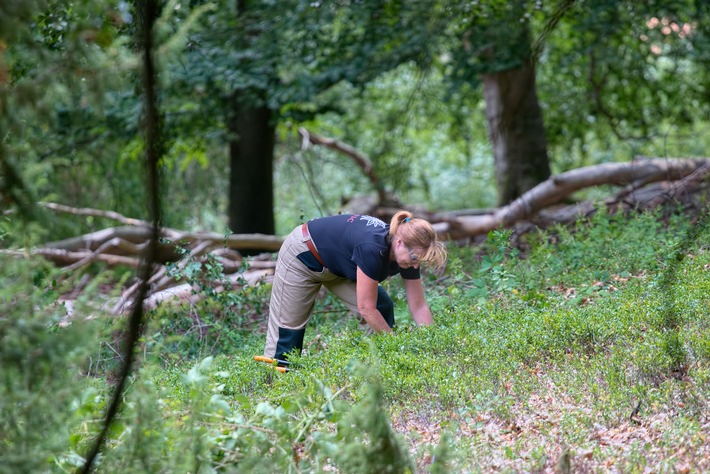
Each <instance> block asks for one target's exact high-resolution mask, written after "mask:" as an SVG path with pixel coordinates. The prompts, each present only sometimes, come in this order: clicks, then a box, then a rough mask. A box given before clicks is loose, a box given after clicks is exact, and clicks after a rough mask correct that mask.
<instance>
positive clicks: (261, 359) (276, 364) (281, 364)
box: [254, 356, 291, 373]
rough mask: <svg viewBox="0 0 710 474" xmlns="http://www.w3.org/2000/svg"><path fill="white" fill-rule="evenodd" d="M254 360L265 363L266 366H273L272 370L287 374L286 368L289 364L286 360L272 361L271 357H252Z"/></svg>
mask: <svg viewBox="0 0 710 474" xmlns="http://www.w3.org/2000/svg"><path fill="white" fill-rule="evenodd" d="M254 360H255V361H257V362H266V363H267V364H273V365H274V370H277V371H279V372H283V373H285V372H288V367H284V366H288V365H290V364H291V363H290V362H289V361H287V360H281V359H272V358H271V357H266V356H254Z"/></svg>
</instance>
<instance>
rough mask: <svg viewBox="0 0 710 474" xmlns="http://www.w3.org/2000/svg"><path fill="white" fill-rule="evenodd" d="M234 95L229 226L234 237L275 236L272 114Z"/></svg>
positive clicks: (231, 132) (242, 93)
mask: <svg viewBox="0 0 710 474" xmlns="http://www.w3.org/2000/svg"><path fill="white" fill-rule="evenodd" d="M245 95H246V92H244V91H237V92H235V94H234V98H233V104H234V110H233V115H232V118H231V120H229V131H230V134H231V141H230V146H229V153H230V158H231V161H230V164H231V167H230V179H229V183H230V184H229V186H230V188H229V226H230V229H231V230H232V232H233V233H238V234H244V233H260V234H274V233H275V224H274V191H273V188H274V185H273V174H274V165H273V163H274V143H275V131H276V127H275V124H274V120H273V117H272V115H273V114H272V111H271V110H270V109H269V108H268V107H267V106H266V105H261V106H255V105H252V104H250V103H249V101H247V100H246V99H245V98H244V96H245Z"/></svg>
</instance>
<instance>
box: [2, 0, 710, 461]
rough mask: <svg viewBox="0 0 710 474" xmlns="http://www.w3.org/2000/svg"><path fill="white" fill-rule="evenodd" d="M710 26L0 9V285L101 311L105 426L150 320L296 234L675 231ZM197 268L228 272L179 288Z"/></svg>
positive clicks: (657, 11) (695, 201) (525, 10)
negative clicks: (577, 226) (38, 264)
mask: <svg viewBox="0 0 710 474" xmlns="http://www.w3.org/2000/svg"><path fill="white" fill-rule="evenodd" d="M709 28H710V5H708V4H706V2H704V1H701V0H658V1H650V2H634V1H630V0H629V1H622V0H604V1H598V2H596V1H595V2H589V1H582V0H578V1H574V0H559V1H555V2H527V1H523V0H520V1H516V2H508V1H490V2H482V4H479V3H478V2H470V1H445V2H444V1H441V2H439V1H432V2H387V1H374V0H363V1H359V2H355V1H353V2H350V1H345V2H302V1H295V0H294V1H291V0H286V1H262V2H251V1H247V0H232V1H220V0H216V1H185V2H182V1H179V0H170V1H165V2H159V1H146V2H137V3H131V2H126V1H116V0H111V1H104V0H101V1H78V2H77V1H74V2H69V1H64V0H50V1H44V0H30V1H24V0H23V1H20V0H9V1H5V2H3V3H2V5H0V203H1V206H2V222H1V225H0V250H1V251H2V258H3V259H6V260H5V261H6V262H10V261H12V262H15V263H13V264H6V265H5V266H4V268H5V270H4V272H7V274H6V275H5V276H6V277H7V278H10V279H22V278H29V279H30V280H32V282H33V284H35V285H36V284H37V282H43V279H44V277H45V275H46V274H47V273H45V272H43V271H35V270H27V269H25V270H27V273H26V274H23V272H24V271H25V270H23V267H22V265H23V264H22V263H17V262H22V261H24V260H33V259H35V258H37V257H40V258H41V259H43V260H45V261H48V262H51V263H52V264H54V265H57V266H60V267H62V268H63V269H64V272H65V274H71V275H72V277H71V278H75V279H76V280H75V281H73V283H76V284H75V285H74V286H73V288H72V289H71V291H66V290H65V291H64V292H63V293H62V294H61V296H57V295H54V296H55V297H58V301H59V302H61V303H63V304H64V305H65V307H66V308H68V313H69V314H68V316H69V317H71V314H72V311H73V306H72V305H73V301H74V300H76V299H77V297H79V295H81V294H84V295H91V294H93V293H91V292H94V291H98V293H100V294H103V295H105V294H109V293H112V292H113V293H114V294H117V296H116V298H115V299H113V300H110V301H109V302H108V303H107V304H106V305H104V306H103V307H102V310H103V311H107V312H109V313H111V314H122V313H126V314H128V313H129V312H130V314H129V316H128V319H127V322H128V330H127V331H126V340H125V341H124V342H126V347H127V351H126V352H125V354H126V356H125V358H123V362H124V364H123V365H122V367H123V368H124V369H123V371H122V372H121V373H120V374H119V376H118V377H117V380H118V382H117V384H116V397H115V398H114V399H113V403H112V404H110V405H109V413H111V412H114V413H115V412H116V411H117V410H118V407H119V403H120V402H119V396H120V392H121V388H122V386H123V385H122V384H123V383H125V381H126V378H127V376H128V374H129V373H130V369H131V364H132V361H133V356H134V352H133V351H132V350H131V349H132V348H133V347H134V344H135V343H137V342H138V339H139V338H140V336H141V334H140V329H141V328H140V326H141V321H142V316H143V315H142V311H143V310H144V309H145V310H152V309H155V308H156V307H157V306H158V304H159V302H160V301H162V300H163V299H164V298H168V297H173V296H178V297H179V298H182V299H187V300H191V299H192V300H193V301H194V298H195V292H194V291H193V290H194V288H195V286H196V285H205V286H208V287H210V288H212V291H214V293H221V292H223V291H224V290H225V289H236V288H237V287H241V286H244V287H246V286H253V285H255V284H256V283H257V282H262V281H268V277H269V275H270V272H271V271H272V269H273V252H275V251H276V250H277V249H278V247H279V245H280V237H279V236H281V235H284V234H286V233H287V232H289V231H290V230H291V228H293V227H294V226H295V225H297V224H298V223H299V222H302V221H305V220H307V219H310V218H313V217H318V216H322V215H327V214H333V213H336V212H348V211H350V212H361V213H365V212H366V213H371V214H375V215H378V216H380V217H382V218H385V219H386V218H387V217H388V216H389V215H391V214H392V213H393V212H394V211H395V210H396V209H399V208H406V209H411V210H414V211H415V212H417V213H419V214H420V215H423V216H425V217H427V218H429V219H431V221H432V222H433V223H434V224H435V227H436V229H437V230H438V231H439V232H440V234H441V236H442V238H444V239H447V240H448V241H450V243H451V245H457V246H468V245H473V244H478V243H481V242H483V241H484V240H485V238H486V236H487V235H488V234H489V232H490V231H493V230H495V229H501V228H510V229H514V230H515V231H516V232H518V233H523V232H526V231H528V230H530V229H531V228H547V227H550V226H554V225H557V224H570V223H573V222H575V221H576V220H577V219H579V218H580V217H589V216H592V215H593V214H594V213H595V212H597V210H598V209H600V208H605V211H604V212H611V213H614V212H620V211H623V212H635V211H639V210H647V209H656V208H661V209H663V212H665V213H678V212H680V213H685V215H687V216H688V219H691V218H693V217H695V216H697V215H700V214H702V213H703V212H704V211H705V207H706V190H707V186H706V177H707V174H708V172H709V171H708V170H709V169H710V163H709V162H708V158H707V157H708V149H709V145H710V143H709V141H710V138H708V137H710V134H709V133H708V131H709V128H710V123H708V120H707V117H708V116H710V114H708V111H709V108H710V94H709V93H708V92H709V91H708V88H709V86H710V75H709V71H710V68H709V67H708V66H709V62H710V54H709V53H708V51H710V30H709ZM666 215H667V214H666ZM117 223H118V224H121V225H120V226H117ZM196 261H199V262H201V263H200V264H201V265H206V266H208V267H209V266H210V265H212V266H213V267H211V268H219V269H220V270H223V272H218V273H215V274H214V275H212V276H213V277H214V278H212V279H210V280H209V281H199V282H198V281H195V280H194V279H192V278H191V274H190V272H191V271H192V270H191V269H193V266H194V264H195V262H196ZM16 265H17V266H16ZM105 268H109V269H115V268H118V270H117V271H116V272H117V274H118V275H123V276H120V277H119V278H118V280H119V281H111V283H110V284H108V283H106V284H104V283H103V282H102V281H100V280H99V279H96V280H94V279H93V277H94V276H95V275H97V274H98V272H97V269H100V270H99V271H101V270H103V269H105ZM125 268H128V269H130V272H131V276H125V275H126V273H121V272H123V271H124V269H125ZM134 271H135V274H134V273H133V272H134ZM200 278H202V277H200ZM48 285H49V288H50V289H51V290H52V291H55V292H56V290H57V287H58V285H57V284H56V282H51V281H50V282H49V283H48ZM102 285H104V286H102ZM3 301H4V302H6V303H7V304H5V303H4V306H5V307H7V308H9V307H11V306H12V305H13V296H12V295H5V296H4V297H3ZM135 302H142V303H144V304H137V305H136V304H133V303H135ZM67 321H68V320H67V319H64V322H67ZM67 324H68V323H67ZM111 416H112V415H110V416H109V420H110V419H111ZM109 425H110V421H109V422H107V423H106V425H105V429H104V432H103V433H102V434H101V435H99V439H100V440H105V437H106V436H107V433H108V428H109ZM99 448H100V444H97V445H96V450H95V451H94V453H93V455H96V454H97V453H98V450H99ZM89 459H92V458H91V456H90V457H89ZM85 466H86V467H85V469H87V470H88V469H90V467H91V461H89V462H87V463H86V464H85Z"/></svg>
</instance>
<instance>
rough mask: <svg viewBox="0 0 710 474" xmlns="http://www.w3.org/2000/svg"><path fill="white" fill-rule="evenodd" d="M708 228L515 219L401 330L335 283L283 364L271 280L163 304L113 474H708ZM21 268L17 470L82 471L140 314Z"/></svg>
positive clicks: (153, 318)
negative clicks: (422, 317)
mask: <svg viewBox="0 0 710 474" xmlns="http://www.w3.org/2000/svg"><path fill="white" fill-rule="evenodd" d="M693 229H695V230H696V231H695V232H690V231H691V230H693ZM698 229H699V230H700V231H698ZM706 234H708V232H705V231H704V229H703V228H702V225H695V226H693V225H692V224H691V223H690V222H689V221H688V219H686V218H673V219H670V220H668V219H665V220H663V219H661V218H660V216H658V215H655V214H644V215H639V216H636V217H633V218H624V217H616V216H608V215H603V214H600V215H597V216H595V217H594V218H593V219H592V220H591V221H590V222H587V223H585V224H580V225H579V226H578V228H577V229H576V230H575V231H570V230H567V229H563V228H557V229H551V230H549V231H547V232H545V233H536V234H529V235H526V236H525V237H524V239H523V241H521V242H518V243H519V245H517V246H515V247H514V246H513V245H511V242H512V240H511V235H510V233H508V232H497V233H495V234H492V235H491V236H489V239H488V240H487V243H486V244H484V245H483V246H482V247H480V248H453V247H452V248H451V249H450V262H449V266H448V268H447V271H446V272H445V273H444V274H441V275H426V278H427V281H426V288H427V294H428V297H429V301H430V304H431V306H432V309H433V310H434V313H435V320H436V323H435V325H433V326H431V327H427V328H416V327H414V326H413V325H412V324H411V322H410V321H409V319H408V315H407V312H406V305H405V304H404V303H403V302H401V304H399V305H398V306H397V322H398V324H397V330H396V331H395V332H394V333H393V334H391V335H377V336H366V335H365V334H364V332H363V331H362V329H361V328H360V327H358V324H357V322H356V321H355V320H354V318H348V317H346V315H345V313H344V311H343V310H342V307H341V306H339V305H338V304H337V302H336V301H333V300H332V299H331V298H323V299H322V300H320V301H319V303H318V306H317V308H316V311H317V314H316V317H315V318H314V320H313V321H312V324H311V326H310V327H309V330H308V332H307V334H306V340H307V346H306V349H305V351H304V354H303V357H301V358H300V359H299V360H297V361H296V362H295V365H296V366H297V368H295V369H294V370H292V371H291V372H289V373H287V374H280V373H278V372H276V371H274V370H273V369H272V368H271V367H268V366H267V365H265V364H261V363H257V362H254V361H253V360H252V356H253V355H255V354H260V353H261V349H262V346H263V341H264V333H263V328H264V320H263V318H261V319H260V318H259V317H255V316H254V314H263V312H264V311H265V309H264V305H263V301H264V298H265V297H268V288H261V289H255V290H252V292H251V293H249V294H244V295H241V296H240V295H236V296H234V297H233V298H232V299H231V300H229V301H227V300H220V301H216V300H212V301H210V300H209V299H207V300H204V301H203V302H201V303H199V304H197V305H194V306H192V307H180V308H175V307H171V308H168V307H164V308H161V309H159V310H158V311H156V312H154V313H152V314H150V315H149V318H148V321H147V322H146V330H145V336H144V339H143V341H142V344H141V348H140V350H141V352H140V363H139V366H138V367H137V368H136V370H135V372H134V376H133V378H132V379H131V383H130V387H129V390H128V391H127V393H126V395H125V404H124V406H123V409H122V411H121V415H120V417H119V420H118V421H117V422H116V424H115V425H114V427H113V429H112V431H111V432H110V436H109V438H110V439H109V440H108V443H107V448H106V449H105V450H104V454H103V456H102V457H101V459H100V461H99V462H100V466H101V467H100V470H101V471H103V472H348V473H350V472H367V473H370V472H408V471H409V472H491V471H500V472H548V471H554V470H555V469H556V470H558V472H609V471H613V470H616V471H618V472H646V471H651V472H702V471H707V470H710V448H708V446H709V445H710V406H709V403H708V400H710V332H709V331H708V329H709V328H710V316H708V313H709V309H710V308H709V305H708V303H709V298H708V288H710V278H709V277H708V273H707V268H710V252H708V247H707V240H708V239H707V235H706ZM4 263H6V264H7V265H8V266H11V265H15V266H16V267H17V268H12V267H8V266H6V267H5V268H7V269H8V270H9V271H8V273H7V275H8V276H7V277H4V282H5V283H6V284H5V285H4V288H5V290H3V291H4V293H3V299H2V301H3V314H10V315H12V316H11V317H3V318H2V319H0V324H1V325H2V326H3V327H2V329H3V331H2V334H3V336H2V342H3V344H2V346H1V347H0V351H1V352H0V356H1V357H2V363H3V379H4V381H3V384H2V388H1V390H2V393H1V394H0V395H2V396H0V407H1V409H2V412H1V413H2V418H1V420H2V421H1V422H2V427H1V428H2V429H1V430H0V432H2V433H4V434H1V435H0V443H1V444H2V448H3V451H5V452H7V453H8V455H6V456H4V459H5V463H4V465H3V466H2V467H0V471H3V472H10V471H8V469H15V470H14V471H12V472H18V471H16V469H17V468H20V467H21V468H28V467H30V468H33V471H34V472H42V471H46V472H73V470H74V469H75V468H76V466H78V465H80V464H81V456H82V455H83V454H85V452H86V450H87V449H88V446H89V444H90V443H91V442H92V441H93V439H94V436H95V435H96V433H97V432H98V430H99V428H100V426H101V419H102V414H103V410H104V409H105V406H106V401H107V397H108V395H109V393H110V389H111V382H112V380H113V377H114V373H115V370H116V367H117V364H118V363H119V362H120V359H119V358H118V355H117V354H118V349H119V348H120V329H121V327H122V326H121V325H122V323H123V321H120V320H119V321H116V320H111V319H110V318H109V317H107V316H102V315H101V314H100V313H99V314H96V313H95V312H93V313H92V314H93V316H94V317H93V318H91V319H90V320H88V321H86V320H80V319H81V318H77V317H76V316H75V318H74V320H72V321H69V322H68V321H67V320H66V318H65V317H64V316H63V315H62V312H61V308H58V307H57V306H56V304H54V301H55V300H56V298H57V295H58V294H60V293H61V285H62V282H61V281H60V280H59V281H58V280H56V279H55V278H56V275H55V274H54V273H53V270H52V269H50V268H47V267H46V266H45V265H43V264H39V263H35V264H34V266H33V269H32V272H31V274H30V275H28V274H26V270H27V268H26V267H22V268H19V267H21V266H23V265H26V264H24V263H20V262H17V261H14V263H12V261H9V260H8V261H7V262H4ZM109 279H110V278H109V277H107V280H109ZM28 284H29V286H30V287H31V288H33V291H31V292H29V293H27V290H26V288H27V287H28ZM97 286H99V284H98V283H97ZM388 288H389V290H390V292H391V294H392V295H393V296H394V297H395V298H401V297H402V288H401V286H400V285H399V283H398V281H392V282H389V283H388ZM10 291H12V292H13V295H14V299H13V297H12V296H11V295H10V293H9V292H10ZM96 291H98V288H97V289H96ZM23 292H25V293H23ZM21 294H23V295H24V296H26V298H25V297H22V298H20V297H19V295H21ZM97 298H98V297H97ZM13 301H14V303H12V304H10V303H11V302H13ZM92 303H95V301H93V302H92V301H88V300H87V301H85V304H86V308H91V307H94V306H92ZM23 311H24V312H23ZM77 313H78V314H82V308H81V305H80V304H78V309H77ZM87 314H88V313H87ZM21 316H22V317H21ZM84 319H86V318H84ZM198 323H199V324H198Z"/></svg>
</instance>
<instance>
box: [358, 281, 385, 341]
mask: <svg viewBox="0 0 710 474" xmlns="http://www.w3.org/2000/svg"><path fill="white" fill-rule="evenodd" d="M377 285H378V283H377V280H373V279H372V278H370V277H369V276H367V275H365V272H363V271H362V270H361V269H360V267H357V285H356V286H357V309H358V311H360V314H361V315H362V317H363V318H365V321H367V324H369V325H370V327H371V328H372V329H373V330H374V331H375V332H381V331H387V332H390V331H392V330H391V329H390V327H389V324H387V321H385V318H383V317H382V313H380V311H379V310H378V309H377Z"/></svg>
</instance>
